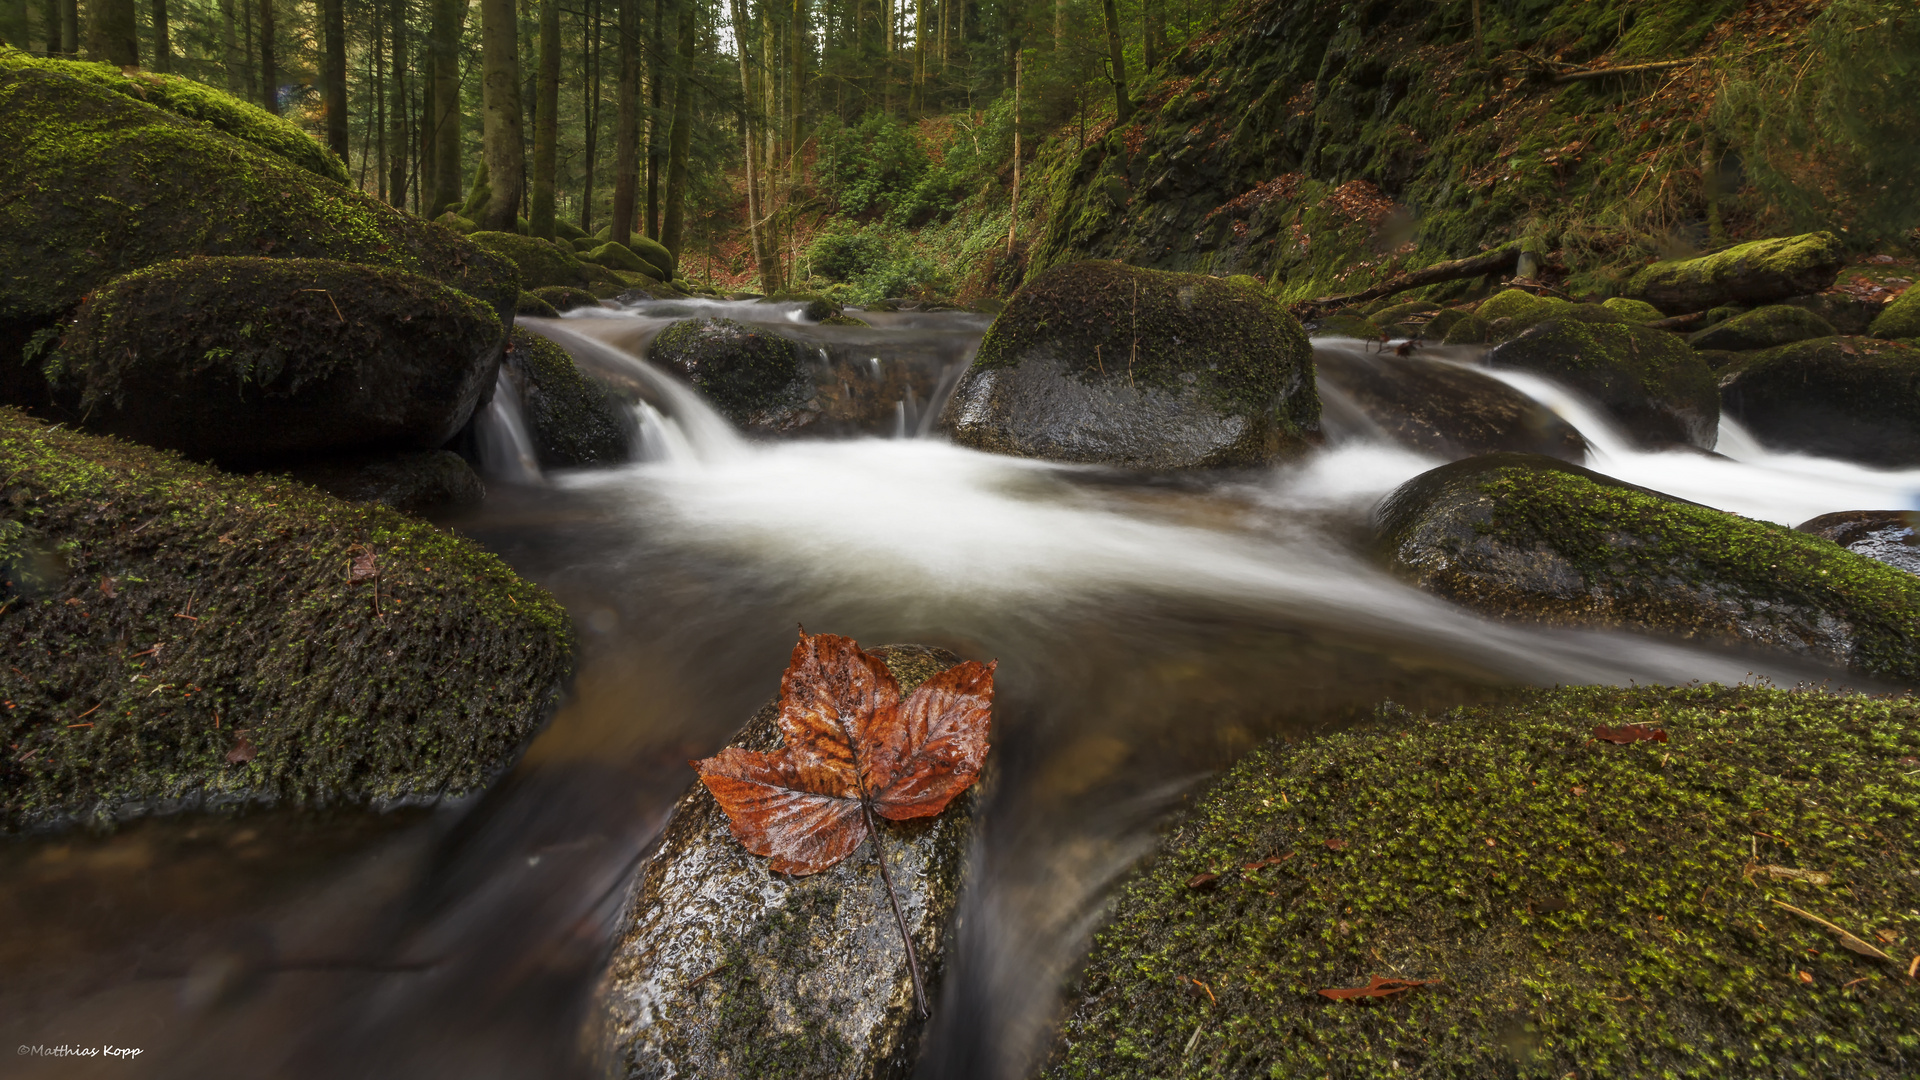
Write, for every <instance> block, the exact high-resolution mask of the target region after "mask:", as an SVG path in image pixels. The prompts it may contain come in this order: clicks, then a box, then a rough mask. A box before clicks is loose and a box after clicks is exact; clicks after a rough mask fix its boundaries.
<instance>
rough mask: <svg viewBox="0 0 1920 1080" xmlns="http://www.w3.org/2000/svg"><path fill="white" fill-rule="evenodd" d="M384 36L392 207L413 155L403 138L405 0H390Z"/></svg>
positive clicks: (402, 198)
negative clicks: (388, 97) (387, 60)
mask: <svg viewBox="0 0 1920 1080" xmlns="http://www.w3.org/2000/svg"><path fill="white" fill-rule="evenodd" d="M387 35H388V49H389V51H388V56H390V57H391V58H392V59H391V61H390V62H389V63H388V65H387V73H388V74H387V78H388V82H389V85H388V93H389V94H391V95H392V98H391V102H390V104H389V105H388V107H387V124H388V130H389V134H390V136H391V137H390V138H389V139H388V142H389V143H390V144H391V145H392V146H393V159H392V160H391V161H389V162H388V163H387V169H388V172H387V200H388V202H390V203H391V204H392V205H394V206H405V205H407V187H408V185H407V172H408V168H407V166H408V165H409V164H410V159H411V158H412V157H413V154H412V153H411V152H410V148H411V146H412V141H411V140H409V139H408V138H407V112H408V109H407V0H393V2H392V6H391V9H390V11H389V14H388V22H387Z"/></svg>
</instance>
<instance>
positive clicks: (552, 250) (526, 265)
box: [467, 231, 605, 292]
mask: <svg viewBox="0 0 1920 1080" xmlns="http://www.w3.org/2000/svg"><path fill="white" fill-rule="evenodd" d="M467 239H469V240H472V241H473V242H474V243H476V244H478V245H480V246H481V247H482V248H485V249H486V250H488V251H491V252H493V253H494V254H496V255H501V256H504V257H506V258H507V259H510V260H512V262H513V264H514V265H515V266H517V267H519V269H520V287H521V288H523V289H526V290H527V291H529V292H533V291H535V290H538V289H544V288H548V287H551V286H555V285H563V286H568V287H571V288H585V287H587V286H590V285H592V284H593V283H594V282H595V281H600V280H605V279H604V277H603V275H601V274H596V273H594V272H593V271H591V270H588V269H587V267H586V265H585V264H583V263H582V262H581V261H580V260H579V259H578V258H575V257H574V256H573V255H571V254H569V253H567V252H566V251H563V250H561V248H560V246H559V245H558V244H554V243H551V242H549V241H546V240H540V239H536V238H534V237H531V236H522V235H520V234H519V233H509V232H486V231H481V232H475V233H469V234H468V236H467Z"/></svg>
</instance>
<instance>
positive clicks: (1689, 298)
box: [1626, 232, 1846, 315]
mask: <svg viewBox="0 0 1920 1080" xmlns="http://www.w3.org/2000/svg"><path fill="white" fill-rule="evenodd" d="M1845 265H1846V248H1845V247H1844V246H1843V245H1842V244H1841V243H1840V238H1839V237H1837V236H1835V235H1833V234H1832V233H1828V232H1817V233H1805V234H1803V235H1800V236H1785V237H1777V238H1775V239H1771V240H1755V241H1753V242H1752V243H1748V244H1741V245H1739V246H1737V247H1731V248H1728V249H1727V250H1725V251H1722V252H1718V253H1716V254H1713V255H1706V256H1702V257H1701V258H1697V259H1675V260H1671V261H1668V262H1660V263H1654V264H1653V265H1652V266H1648V267H1645V268H1643V269H1641V270H1640V271H1639V272H1638V273H1636V274H1634V275H1633V278H1632V280H1630V281H1628V282H1627V288H1626V294H1627V295H1628V296H1630V297H1633V298H1634V299H1637V300H1645V301H1646V302H1648V303H1650V304H1652V305H1653V306H1654V307H1657V308H1659V309H1660V310H1661V311H1664V312H1666V313H1667V314H1669V315H1684V314H1686V313H1688V312H1692V311H1705V310H1707V309H1708V308H1712V307H1717V306H1719V305H1721V304H1729V303H1734V304H1747V305H1753V304H1771V303H1774V302H1776V301H1780V300H1785V299H1786V298H1787V297H1789V296H1799V295H1801V294H1803V293H1817V292H1820V291H1822V290H1824V289H1829V288H1832V287H1833V283H1834V280H1835V279H1837V278H1838V277H1839V276H1840V270H1841V268H1842V267H1844V266H1845Z"/></svg>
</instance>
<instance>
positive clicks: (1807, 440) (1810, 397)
mask: <svg viewBox="0 0 1920 1080" xmlns="http://www.w3.org/2000/svg"><path fill="white" fill-rule="evenodd" d="M1720 400H1721V402H1722V404H1723V405H1724V406H1725V408H1726V411H1727V415H1729V416H1732V417H1733V418H1734V419H1736V420H1738V421H1739V422H1740V423H1741V425H1742V426H1744V427H1745V428H1746V429H1747V430H1748V431H1750V432H1752V433H1753V435H1754V437H1755V438H1757V439H1759V440H1760V441H1761V442H1762V443H1765V444H1766V445H1767V446H1768V447H1770V448H1772V449H1775V450H1789V451H1798V452H1800V453H1805V454H1818V455H1820V456H1823V457H1839V458H1846V459H1848V460H1852V461H1859V462H1864V463H1866V464H1869V465H1882V466H1896V467H1897V466H1906V465H1915V464H1920V348H1916V347H1915V346H1913V345H1910V344H1905V343H1902V342H1892V341H1878V340H1875V339H1873V338H1839V337H1827V338H1814V339H1811V340H1808V341H1797V342H1794V343H1793V344H1791V345H1782V346H1779V347H1778V348H1774V349H1768V350H1766V351H1765V352H1762V353H1759V354H1758V355H1756V356H1754V357H1752V358H1751V359H1749V360H1746V361H1744V362H1743V363H1741V364H1740V365H1739V367H1738V368H1737V369H1734V370H1733V371H1732V373H1731V374H1729V375H1726V376H1724V377H1723V378H1722V379H1721V381H1720Z"/></svg>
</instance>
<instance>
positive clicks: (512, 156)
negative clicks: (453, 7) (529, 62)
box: [477, 0, 527, 232]
mask: <svg viewBox="0 0 1920 1080" xmlns="http://www.w3.org/2000/svg"><path fill="white" fill-rule="evenodd" d="M519 29H520V25H519V22H518V19H517V16H516V15H515V12H514V0H480V68H481V82H480V154H481V159H482V160H484V161H485V162H486V163H487V177H488V182H489V184H490V185H491V187H492V195H491V197H490V198H489V199H488V200H487V205H486V206H484V207H482V208H481V210H480V218H479V220H478V222H477V224H478V225H479V226H480V227H481V228H482V229H492V230H494V231H496V232H513V231H514V227H515V224H516V219H518V218H519V216H520V193H521V190H522V179H523V177H525V175H526V165H527V148H526V144H525V143H524V142H523V141H522V140H523V138H524V135H523V134H522V132H521V115H520V42H519V37H520V34H519Z"/></svg>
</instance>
